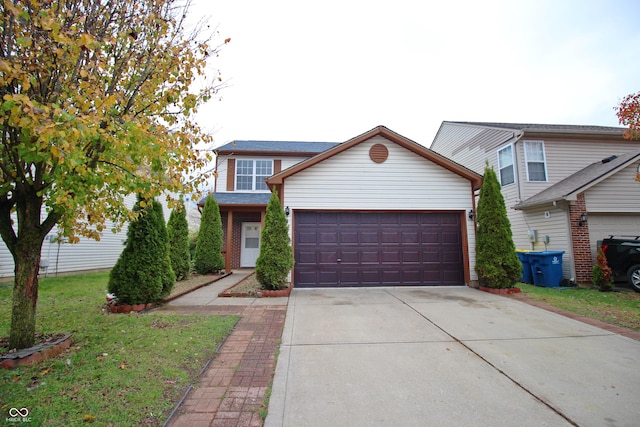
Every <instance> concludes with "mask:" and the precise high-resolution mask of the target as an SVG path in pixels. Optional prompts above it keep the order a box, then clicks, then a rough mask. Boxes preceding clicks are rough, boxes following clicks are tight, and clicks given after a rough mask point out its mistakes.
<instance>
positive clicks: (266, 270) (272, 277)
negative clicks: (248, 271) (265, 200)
mask: <svg viewBox="0 0 640 427" xmlns="http://www.w3.org/2000/svg"><path fill="white" fill-rule="evenodd" d="M290 243H291V240H290V239H289V224H288V222H287V218H286V216H285V214H284V210H283V209H282V205H281V204H280V199H279V198H278V193H277V191H276V190H273V192H272V193H271V199H269V204H268V205H267V213H266V215H265V217H264V228H263V229H262V235H261V242H260V256H258V259H257V260H256V278H257V279H258V282H260V284H261V285H262V287H263V288H264V289H272V290H277V289H282V288H284V287H285V285H286V283H287V276H288V275H289V271H291V268H293V264H294V262H295V261H294V257H293V249H292V248H291V244H290Z"/></svg>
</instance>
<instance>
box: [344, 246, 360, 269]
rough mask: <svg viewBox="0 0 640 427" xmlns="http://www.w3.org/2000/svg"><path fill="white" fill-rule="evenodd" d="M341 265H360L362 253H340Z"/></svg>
mask: <svg viewBox="0 0 640 427" xmlns="http://www.w3.org/2000/svg"><path fill="white" fill-rule="evenodd" d="M340 263H341V264H342V265H345V264H360V253H359V252H358V251H344V250H343V251H340Z"/></svg>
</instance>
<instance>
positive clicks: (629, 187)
mask: <svg viewBox="0 0 640 427" xmlns="http://www.w3.org/2000/svg"><path fill="white" fill-rule="evenodd" d="M639 164H640V162H635V163H634V164H632V165H629V166H627V167H626V168H624V169H622V170H621V171H619V172H617V173H616V174H615V175H613V176H611V177H609V178H607V179H606V180H604V181H602V182H600V183H598V184H596V185H594V186H593V187H591V188H590V189H589V190H587V191H585V203H586V207H587V212H589V213H594V212H617V213H631V214H638V213H640V183H639V182H638V181H636V174H637V173H638V165H639Z"/></svg>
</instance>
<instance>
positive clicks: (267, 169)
mask: <svg viewBox="0 0 640 427" xmlns="http://www.w3.org/2000/svg"><path fill="white" fill-rule="evenodd" d="M271 175H273V160H245V159H238V160H237V161H236V191H269V187H267V184H266V183H265V182H264V180H265V179H266V178H269V177H270V176H271Z"/></svg>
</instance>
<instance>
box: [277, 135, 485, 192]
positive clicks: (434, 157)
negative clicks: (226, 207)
mask: <svg viewBox="0 0 640 427" xmlns="http://www.w3.org/2000/svg"><path fill="white" fill-rule="evenodd" d="M376 136H382V137H384V138H385V139H387V140H389V141H391V142H393V143H395V144H398V145H400V146H401V147H404V148H406V149H407V150H409V151H411V152H413V153H415V154H417V155H418V156H421V157H423V158H425V159H427V160H430V161H431V162H433V163H435V164H437V165H439V166H442V167H444V168H445V169H447V170H450V171H451V172H454V173H456V174H457V175H459V176H461V177H463V178H465V179H467V180H469V181H471V182H472V184H473V188H474V189H478V188H480V186H481V185H482V176H481V175H479V174H477V173H475V172H473V171H471V170H470V169H467V168H466V167H464V166H462V165H460V164H458V163H456V162H454V161H452V160H450V159H448V158H446V157H444V156H442V155H440V154H438V153H436V152H435V151H432V150H430V149H428V148H426V147H424V146H422V145H420V144H418V143H416V142H414V141H412V140H410V139H408V138H405V137H404V136H402V135H400V134H398V133H395V132H393V131H392V130H390V129H388V128H386V127H384V126H377V127H375V128H373V129H371V130H370V131H368V132H365V133H363V134H361V135H359V136H356V137H355V138H352V139H350V140H348V141H346V142H343V143H342V144H339V145H336V146H334V147H333V148H330V149H328V150H326V151H324V152H322V153H320V154H318V155H316V156H314V157H311V158H309V159H307V160H304V161H302V162H300V163H298V164H296V165H294V166H292V167H290V168H288V169H285V170H284V171H282V172H280V173H277V174H275V175H273V176H272V177H271V178H269V179H268V180H267V184H269V185H279V184H282V183H283V181H284V180H285V179H286V178H288V177H290V176H292V175H295V174H296V173H298V172H301V171H303V170H305V169H307V168H309V167H311V166H313V165H316V164H318V163H320V162H322V161H324V160H326V159H328V158H331V157H333V156H335V155H337V154H339V153H342V152H343V151H345V150H348V149H350V148H352V147H354V146H356V145H358V144H361V143H362V142H364V141H367V140H369V139H371V138H373V137H376Z"/></svg>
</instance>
